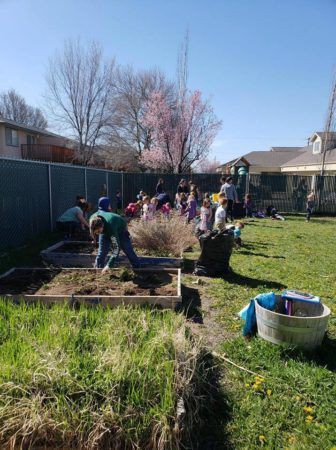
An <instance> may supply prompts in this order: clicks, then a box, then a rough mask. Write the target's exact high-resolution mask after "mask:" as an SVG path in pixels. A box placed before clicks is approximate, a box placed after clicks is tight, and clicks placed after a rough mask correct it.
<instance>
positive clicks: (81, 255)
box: [41, 241, 183, 268]
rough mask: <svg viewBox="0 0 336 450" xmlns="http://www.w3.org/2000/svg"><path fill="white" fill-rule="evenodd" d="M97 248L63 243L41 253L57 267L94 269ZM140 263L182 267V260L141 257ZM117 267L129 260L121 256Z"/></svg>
mask: <svg viewBox="0 0 336 450" xmlns="http://www.w3.org/2000/svg"><path fill="white" fill-rule="evenodd" d="M96 254H97V247H96V245H95V244H93V243H91V242H81V241H61V242H58V243H57V244H54V245H52V246H51V247H49V248H47V249H45V250H43V251H42V252H41V257H42V259H43V261H44V262H45V263H47V264H52V265H53V266H55V267H93V265H94V262H95V259H96ZM139 259H140V262H141V264H142V265H143V266H146V267H153V268H154V267H181V266H182V262H183V259H182V258H173V257H172V258H170V257H156V256H141V255H139ZM117 265H126V266H129V265H130V264H129V261H128V258H127V257H126V256H125V255H124V254H122V253H121V254H120V255H119V258H118V262H117Z"/></svg>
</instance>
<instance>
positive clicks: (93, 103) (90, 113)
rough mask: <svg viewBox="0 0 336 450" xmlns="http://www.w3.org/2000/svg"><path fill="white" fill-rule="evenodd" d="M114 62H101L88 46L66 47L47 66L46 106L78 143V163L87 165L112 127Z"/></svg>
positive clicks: (96, 49)
mask: <svg viewBox="0 0 336 450" xmlns="http://www.w3.org/2000/svg"><path fill="white" fill-rule="evenodd" d="M113 77H114V61H110V62H104V61H103V55H102V49H101V48H100V47H99V46H98V45H97V44H96V43H91V44H90V45H89V46H88V47H87V48H85V47H83V46H82V45H81V43H80V42H79V41H78V40H77V41H68V42H66V43H65V45H64V48H63V51H62V53H61V54H56V56H55V57H54V58H53V59H51V60H50V62H49V70H48V73H47V77H46V79H47V85H48V93H47V95H46V100H47V106H48V109H49V111H50V114H51V116H52V117H53V119H54V120H55V121H57V122H58V124H61V125H63V127H64V128H65V129H66V130H68V132H69V133H71V137H72V138H74V139H76V140H77V141H78V155H77V156H78V159H79V160H80V161H81V163H82V164H84V165H87V164H88V163H89V162H90V160H91V159H92V156H93V153H94V150H95V147H96V145H99V144H100V143H101V142H102V141H103V138H104V136H105V135H106V132H107V128H108V126H109V124H110V123H111V114H112V113H113V110H112V109H111V108H110V104H111V99H112V97H113Z"/></svg>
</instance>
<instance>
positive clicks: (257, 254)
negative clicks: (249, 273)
mask: <svg viewBox="0 0 336 450" xmlns="http://www.w3.org/2000/svg"><path fill="white" fill-rule="evenodd" d="M244 248H246V247H245V245H244ZM239 253H240V254H241V255H250V256H261V257H262V258H273V259H285V257H284V256H272V255H266V254H265V253H255V252H248V251H245V250H240V252H239Z"/></svg>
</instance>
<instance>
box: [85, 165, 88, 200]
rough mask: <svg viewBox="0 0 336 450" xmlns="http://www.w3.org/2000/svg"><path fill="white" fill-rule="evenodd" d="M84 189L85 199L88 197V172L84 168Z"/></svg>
mask: <svg viewBox="0 0 336 450" xmlns="http://www.w3.org/2000/svg"><path fill="white" fill-rule="evenodd" d="M84 190H85V199H86V200H87V198H88V191H87V174H86V169H84Z"/></svg>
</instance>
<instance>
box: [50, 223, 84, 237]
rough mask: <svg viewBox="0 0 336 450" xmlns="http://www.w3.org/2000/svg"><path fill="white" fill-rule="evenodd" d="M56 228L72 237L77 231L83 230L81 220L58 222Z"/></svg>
mask: <svg viewBox="0 0 336 450" xmlns="http://www.w3.org/2000/svg"><path fill="white" fill-rule="evenodd" d="M56 229H57V230H58V231H63V232H64V233H67V235H69V237H71V236H72V235H73V234H74V233H75V232H76V231H79V230H81V229H82V226H81V224H80V223H79V222H56Z"/></svg>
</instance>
